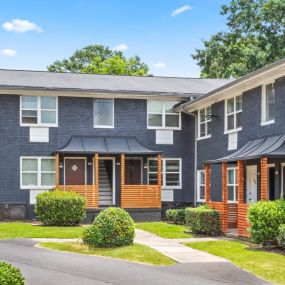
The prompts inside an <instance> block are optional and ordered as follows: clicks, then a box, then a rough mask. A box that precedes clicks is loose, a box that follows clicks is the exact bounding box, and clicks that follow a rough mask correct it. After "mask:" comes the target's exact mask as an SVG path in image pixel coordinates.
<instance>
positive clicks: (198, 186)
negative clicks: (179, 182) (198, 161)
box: [196, 170, 206, 203]
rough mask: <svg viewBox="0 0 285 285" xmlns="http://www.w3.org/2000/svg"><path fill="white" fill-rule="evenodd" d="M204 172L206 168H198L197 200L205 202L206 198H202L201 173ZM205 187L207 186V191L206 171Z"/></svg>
mask: <svg viewBox="0 0 285 285" xmlns="http://www.w3.org/2000/svg"><path fill="white" fill-rule="evenodd" d="M202 172H204V173H205V170H197V199H196V200H197V202H201V203H203V202H205V199H201V198H200V195H201V193H200V186H202V185H203V184H201V176H200V174H201V173H202ZM204 187H205V192H206V173H205V184H204Z"/></svg>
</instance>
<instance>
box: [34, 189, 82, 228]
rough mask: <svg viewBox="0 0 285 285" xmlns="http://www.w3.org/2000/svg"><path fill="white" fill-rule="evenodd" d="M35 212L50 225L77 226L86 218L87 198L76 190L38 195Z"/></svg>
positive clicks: (44, 222) (43, 221)
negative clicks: (75, 191)
mask: <svg viewBox="0 0 285 285" xmlns="http://www.w3.org/2000/svg"><path fill="white" fill-rule="evenodd" d="M35 213H36V216H37V218H38V219H39V220H40V221H41V222H42V223H43V224H44V225H48V226H76V225H78V224H79V223H80V222H82V220H83V219H84V218H85V215H86V209H85V198H83V197H82V196H80V195H79V194H77V193H74V192H64V191H52V192H45V193H41V194H39V195H37V197H36V207H35Z"/></svg>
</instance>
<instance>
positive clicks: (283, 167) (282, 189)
mask: <svg viewBox="0 0 285 285" xmlns="http://www.w3.org/2000/svg"><path fill="white" fill-rule="evenodd" d="M284 171H285V162H281V192H280V198H281V199H282V198H284V192H285V191H284V184H285V181H284V178H283V176H284Z"/></svg>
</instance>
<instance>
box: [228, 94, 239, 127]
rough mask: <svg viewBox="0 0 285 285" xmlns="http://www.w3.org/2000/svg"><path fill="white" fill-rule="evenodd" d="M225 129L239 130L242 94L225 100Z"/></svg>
mask: <svg viewBox="0 0 285 285" xmlns="http://www.w3.org/2000/svg"><path fill="white" fill-rule="evenodd" d="M225 109H226V110H225V131H226V132H229V131H240V130H241V128H242V126H241V116H242V95H239V96H236V97H233V98H231V99H228V100H226V104H225Z"/></svg>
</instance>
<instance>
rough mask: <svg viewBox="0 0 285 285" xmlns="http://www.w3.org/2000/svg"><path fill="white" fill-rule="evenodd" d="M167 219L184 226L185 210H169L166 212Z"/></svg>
mask: <svg viewBox="0 0 285 285" xmlns="http://www.w3.org/2000/svg"><path fill="white" fill-rule="evenodd" d="M166 218H167V219H168V220H170V221H172V222H174V223H175V224H177V225H184V224H185V209H169V210H167V211H166Z"/></svg>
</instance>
